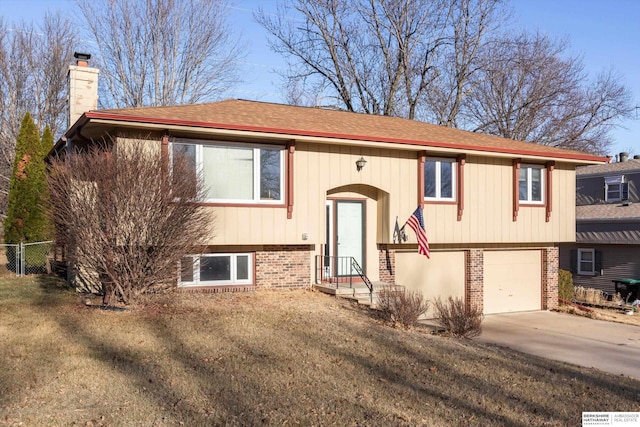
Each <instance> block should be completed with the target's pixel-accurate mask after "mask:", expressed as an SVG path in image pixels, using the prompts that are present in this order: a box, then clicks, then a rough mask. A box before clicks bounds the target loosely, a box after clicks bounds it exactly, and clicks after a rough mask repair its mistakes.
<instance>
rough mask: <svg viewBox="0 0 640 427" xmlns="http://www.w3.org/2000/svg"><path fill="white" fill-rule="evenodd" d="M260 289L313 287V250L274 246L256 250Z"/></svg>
mask: <svg viewBox="0 0 640 427" xmlns="http://www.w3.org/2000/svg"><path fill="white" fill-rule="evenodd" d="M255 253H256V286H257V288H258V289H269V288H272V289H293V288H308V287H310V286H311V264H310V263H311V261H310V260H311V248H310V247H309V246H307V245H274V246H264V247H263V248H262V250H256V252H255Z"/></svg>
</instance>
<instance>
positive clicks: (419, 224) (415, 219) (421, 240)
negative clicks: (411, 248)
mask: <svg viewBox="0 0 640 427" xmlns="http://www.w3.org/2000/svg"><path fill="white" fill-rule="evenodd" d="M407 224H409V227H411V228H413V231H415V232H416V238H417V239H418V253H419V254H422V255H424V256H426V257H427V258H430V255H431V251H430V250H429V241H428V240H427V232H426V231H425V230H424V218H423V217H422V208H421V207H420V206H418V208H417V209H416V210H415V211H414V212H413V214H411V217H410V218H409V219H408V220H407Z"/></svg>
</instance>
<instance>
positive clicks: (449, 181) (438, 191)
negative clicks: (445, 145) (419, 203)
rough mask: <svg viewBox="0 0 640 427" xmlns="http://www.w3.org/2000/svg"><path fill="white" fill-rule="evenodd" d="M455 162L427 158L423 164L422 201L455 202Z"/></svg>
mask: <svg viewBox="0 0 640 427" xmlns="http://www.w3.org/2000/svg"><path fill="white" fill-rule="evenodd" d="M455 185H456V160H455V159H441V158H427V159H426V161H425V163H424V199H425V200H434V201H455V199H456V192H455Z"/></svg>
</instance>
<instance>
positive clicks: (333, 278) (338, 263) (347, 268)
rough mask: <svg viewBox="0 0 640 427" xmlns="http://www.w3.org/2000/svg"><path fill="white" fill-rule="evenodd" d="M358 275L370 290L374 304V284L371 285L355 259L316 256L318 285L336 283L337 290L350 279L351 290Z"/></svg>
mask: <svg viewBox="0 0 640 427" xmlns="http://www.w3.org/2000/svg"><path fill="white" fill-rule="evenodd" d="M341 273H342V274H341ZM346 273H348V274H346ZM354 273H355V274H354ZM356 274H357V275H358V276H360V278H361V279H362V281H363V282H364V284H365V285H366V286H367V288H368V289H369V297H370V299H371V302H373V283H371V280H369V278H368V277H367V275H366V274H365V273H364V271H363V270H362V267H360V264H358V261H356V259H355V258H354V257H350V256H344V257H341V256H326V255H316V283H317V284H321V283H330V284H333V283H335V286H336V289H338V287H339V284H340V283H345V281H346V280H347V279H348V283H349V288H353V277H354V276H355V275H356Z"/></svg>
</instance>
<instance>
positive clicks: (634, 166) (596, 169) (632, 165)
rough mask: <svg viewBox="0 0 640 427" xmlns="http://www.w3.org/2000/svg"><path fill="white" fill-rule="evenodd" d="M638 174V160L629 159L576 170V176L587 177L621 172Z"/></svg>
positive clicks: (639, 164)
mask: <svg viewBox="0 0 640 427" xmlns="http://www.w3.org/2000/svg"><path fill="white" fill-rule="evenodd" d="M631 171H635V172H640V160H638V159H629V160H627V161H624V162H615V163H606V164H604V165H593V166H583V167H579V168H577V169H576V176H578V177H582V178H585V177H588V176H591V175H598V176H604V175H608V174H616V173H618V174H619V173H621V172H631Z"/></svg>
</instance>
